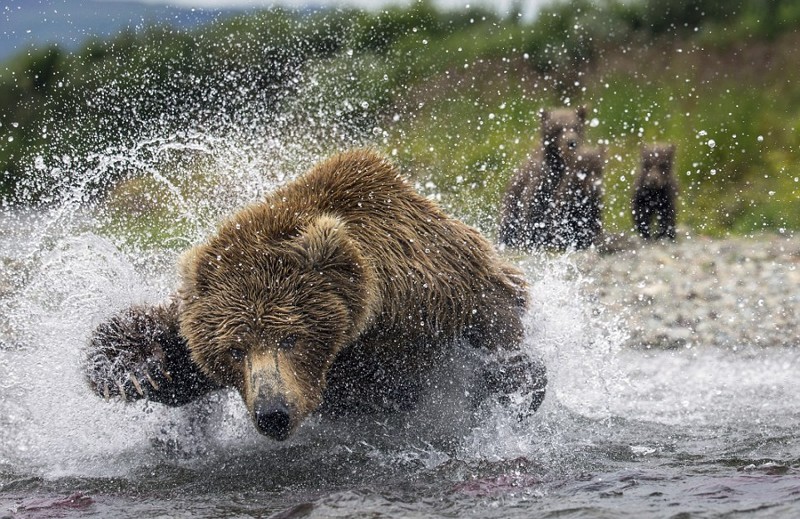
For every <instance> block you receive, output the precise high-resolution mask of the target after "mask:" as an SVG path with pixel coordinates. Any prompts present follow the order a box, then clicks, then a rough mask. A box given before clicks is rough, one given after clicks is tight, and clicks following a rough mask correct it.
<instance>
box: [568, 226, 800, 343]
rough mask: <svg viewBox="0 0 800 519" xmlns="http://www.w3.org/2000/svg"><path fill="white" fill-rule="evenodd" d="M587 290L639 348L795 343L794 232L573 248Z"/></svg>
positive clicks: (798, 298)
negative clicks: (601, 251)
mask: <svg viewBox="0 0 800 519" xmlns="http://www.w3.org/2000/svg"><path fill="white" fill-rule="evenodd" d="M573 257H574V258H575V262H576V265H577V267H578V269H579V271H580V272H581V273H582V274H583V276H585V278H586V279H587V282H586V284H585V287H584V289H585V291H586V292H587V295H589V296H590V297H596V299H597V301H598V303H599V304H602V305H604V306H605V307H606V308H607V309H608V310H609V311H610V312H612V313H614V314H616V315H621V316H622V317H623V319H624V320H625V321H626V322H627V325H628V328H629V330H630V332H631V335H630V338H629V346H631V347H637V348H694V347H708V346H714V347H720V348H727V349H731V350H750V349H753V348H756V349H757V348H761V347H776V346H777V347H798V346H800V236H792V235H788V234H787V235H770V234H764V235H760V236H757V237H750V238H744V237H735V238H725V239H712V238H706V237H686V236H685V235H684V236H683V237H681V238H679V239H678V241H677V242H660V243H643V242H641V241H629V243H628V244H627V246H625V247H623V248H622V250H619V251H616V252H614V253H606V254H598V253H597V252H596V251H593V250H588V251H582V252H577V253H574V255H573Z"/></svg>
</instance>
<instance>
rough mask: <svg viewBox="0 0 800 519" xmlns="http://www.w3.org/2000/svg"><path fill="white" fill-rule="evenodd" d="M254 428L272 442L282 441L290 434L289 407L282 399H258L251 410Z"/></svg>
mask: <svg viewBox="0 0 800 519" xmlns="http://www.w3.org/2000/svg"><path fill="white" fill-rule="evenodd" d="M253 418H254V420H255V422H256V427H258V430H259V431H260V432H261V434H265V435H266V436H269V437H270V438H272V439H273V440H278V441H283V440H285V439H286V438H288V437H289V433H290V432H291V430H292V428H291V416H290V415H289V406H288V405H287V404H286V401H285V400H284V399H283V398H263V399H262V398H259V399H258V400H257V401H256V405H255V407H254V409H253Z"/></svg>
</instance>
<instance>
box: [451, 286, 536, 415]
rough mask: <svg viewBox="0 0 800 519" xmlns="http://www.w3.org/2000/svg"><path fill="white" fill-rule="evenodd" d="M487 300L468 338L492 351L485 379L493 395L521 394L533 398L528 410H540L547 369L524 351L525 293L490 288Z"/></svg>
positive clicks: (504, 396)
mask: <svg viewBox="0 0 800 519" xmlns="http://www.w3.org/2000/svg"><path fill="white" fill-rule="evenodd" d="M485 299H486V301H485V302H484V303H485V304H484V305H483V307H482V308H481V309H479V311H478V313H477V314H476V320H475V322H474V324H473V326H472V329H471V330H470V331H469V332H468V333H467V339H468V340H469V342H470V343H471V344H472V345H473V346H476V347H479V348H483V349H486V350H488V351H489V352H491V357H490V358H489V359H488V360H487V363H486V365H485V366H484V367H483V370H482V373H481V378H482V379H483V381H484V386H485V388H486V390H487V391H488V392H489V393H490V394H494V395H498V396H500V397H501V399H505V398H506V395H510V394H512V393H519V394H520V395H522V396H524V397H526V398H528V399H529V406H528V410H527V412H525V413H523V415H527V414H529V413H533V412H534V411H536V410H537V409H538V408H539V406H540V405H541V403H542V401H543V400H544V396H545V389H546V387H547V370H546V368H545V366H544V363H543V362H542V361H541V360H540V359H533V358H531V357H530V356H529V355H527V354H525V353H524V352H522V351H520V347H519V346H520V344H521V343H522V340H523V337H524V326H523V324H522V317H523V315H524V312H525V306H524V304H525V301H524V299H522V294H508V293H505V292H504V291H496V292H492V291H487V292H486V298H485Z"/></svg>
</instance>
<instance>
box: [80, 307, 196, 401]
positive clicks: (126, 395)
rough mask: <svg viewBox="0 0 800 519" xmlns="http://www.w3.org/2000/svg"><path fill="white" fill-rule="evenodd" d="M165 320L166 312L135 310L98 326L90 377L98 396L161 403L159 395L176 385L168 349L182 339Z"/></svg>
mask: <svg viewBox="0 0 800 519" xmlns="http://www.w3.org/2000/svg"><path fill="white" fill-rule="evenodd" d="M165 317H166V315H165V309H161V308H143V307H133V308H130V309H128V310H125V311H124V312H122V313H120V314H118V315H116V316H114V317H112V318H111V319H110V320H108V321H106V322H104V323H102V324H101V325H100V326H98V327H97V329H96V330H95V331H94V334H93V335H92V338H91V343H90V352H89V356H88V359H87V362H88V365H87V378H88V380H89V384H90V386H91V387H92V389H93V390H94V391H95V392H96V393H97V394H98V395H100V396H103V397H104V398H106V399H109V398H111V397H120V398H122V399H123V400H129V399H131V400H136V399H140V398H150V399H152V400H156V401H158V400H160V399H159V398H158V397H159V392H161V391H163V390H164V388H166V387H167V386H169V385H170V384H171V383H172V382H173V378H172V374H171V373H170V372H169V369H168V368H167V353H166V351H165V347H168V344H167V343H168V342H169V341H174V340H176V339H177V340H180V337H179V334H178V331H177V323H175V322H170V320H169V319H165Z"/></svg>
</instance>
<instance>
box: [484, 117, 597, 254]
mask: <svg viewBox="0 0 800 519" xmlns="http://www.w3.org/2000/svg"><path fill="white" fill-rule="evenodd" d="M585 122H586V109H585V108H583V107H581V108H578V109H576V110H573V109H569V108H560V109H555V110H544V111H542V115H541V128H542V130H541V131H542V147H541V149H538V150H536V151H535V152H534V153H533V154H532V156H531V157H530V158H529V159H528V160H527V161H526V162H525V164H524V165H523V166H522V167H520V168H519V169H518V170H517V171H516V172H515V173H514V174H513V176H512V178H511V180H510V182H509V184H508V186H507V188H506V192H505V194H504V197H503V209H502V213H501V220H500V227H499V230H498V237H499V241H500V243H502V244H505V245H508V246H510V247H515V248H524V249H529V248H542V247H550V246H553V245H555V246H558V243H557V242H558V240H556V239H555V237H554V235H553V230H554V226H555V225H556V222H555V204H554V199H553V196H554V193H556V192H557V191H558V188H559V185H560V184H561V181H562V179H563V178H564V177H565V175H567V174H568V172H569V170H570V169H572V167H574V164H575V163H576V160H577V152H578V147H579V146H580V145H581V143H582V142H583V133H584V126H585Z"/></svg>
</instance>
